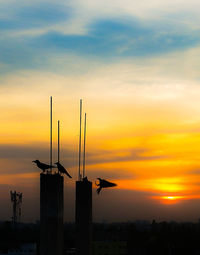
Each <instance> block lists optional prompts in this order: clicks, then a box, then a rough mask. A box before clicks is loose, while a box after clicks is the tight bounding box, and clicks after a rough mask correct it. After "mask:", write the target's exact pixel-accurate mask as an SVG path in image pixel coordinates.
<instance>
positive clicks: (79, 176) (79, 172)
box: [78, 99, 82, 181]
mask: <svg viewBox="0 0 200 255" xmlns="http://www.w3.org/2000/svg"><path fill="white" fill-rule="evenodd" d="M81 123H82V99H80V135H79V165H78V179H79V181H80V180H81Z"/></svg>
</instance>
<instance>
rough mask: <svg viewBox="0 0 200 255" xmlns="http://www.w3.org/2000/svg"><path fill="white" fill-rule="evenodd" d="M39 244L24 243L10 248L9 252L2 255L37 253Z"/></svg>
mask: <svg viewBox="0 0 200 255" xmlns="http://www.w3.org/2000/svg"><path fill="white" fill-rule="evenodd" d="M36 254H37V245H36V244H35V243H27V244H22V245H21V246H20V247H19V248H16V249H12V250H8V252H7V253H0V255H36Z"/></svg>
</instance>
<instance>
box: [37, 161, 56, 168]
mask: <svg viewBox="0 0 200 255" xmlns="http://www.w3.org/2000/svg"><path fill="white" fill-rule="evenodd" d="M38 167H39V168H41V169H48V168H54V167H55V166H51V165H47V164H44V163H42V162H40V163H38Z"/></svg>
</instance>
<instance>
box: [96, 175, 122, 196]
mask: <svg viewBox="0 0 200 255" xmlns="http://www.w3.org/2000/svg"><path fill="white" fill-rule="evenodd" d="M97 179H98V180H99V183H96V182H95V184H96V186H98V187H99V188H98V189H97V194H99V193H100V191H101V190H102V188H110V187H115V186H117V184H116V183H113V182H109V181H107V180H104V179H101V178H97Z"/></svg>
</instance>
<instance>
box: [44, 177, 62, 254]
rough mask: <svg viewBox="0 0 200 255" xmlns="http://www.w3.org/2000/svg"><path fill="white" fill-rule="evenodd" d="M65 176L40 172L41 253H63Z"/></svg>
mask: <svg viewBox="0 0 200 255" xmlns="http://www.w3.org/2000/svg"><path fill="white" fill-rule="evenodd" d="M63 253H64V247H63V176H61V175H60V174H50V173H49V174H43V173H41V174H40V255H63Z"/></svg>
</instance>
